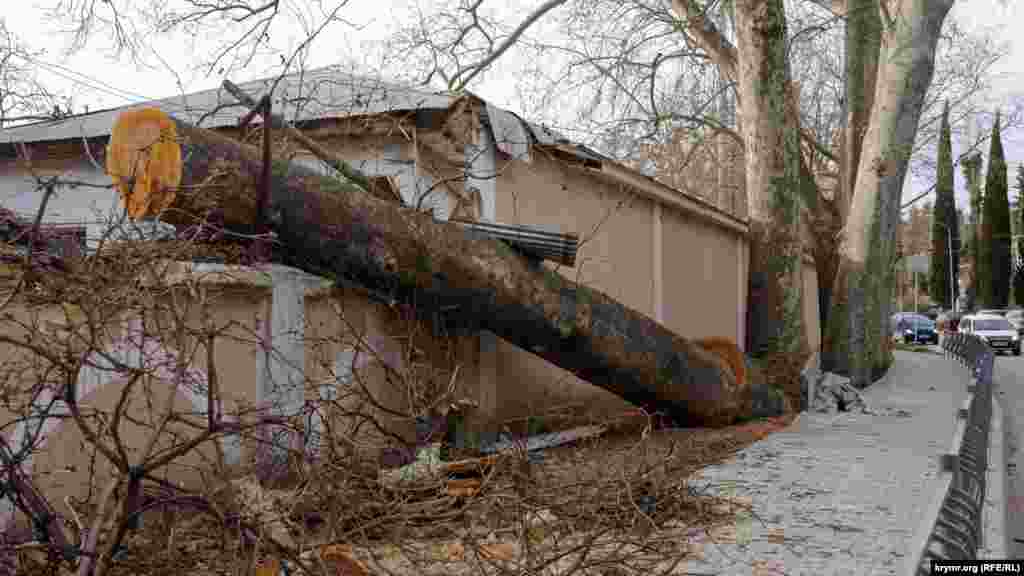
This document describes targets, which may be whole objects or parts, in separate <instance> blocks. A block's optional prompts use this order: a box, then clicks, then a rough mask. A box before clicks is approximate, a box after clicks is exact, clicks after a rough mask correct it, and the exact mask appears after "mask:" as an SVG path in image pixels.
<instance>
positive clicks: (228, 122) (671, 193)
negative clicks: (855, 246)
mask: <svg viewBox="0 0 1024 576" xmlns="http://www.w3.org/2000/svg"><path fill="white" fill-rule="evenodd" d="M275 82H276V86H275ZM239 86H240V87H241V89H242V90H243V91H245V92H246V93H248V94H251V95H253V96H257V97H258V96H262V95H263V94H265V93H266V92H267V91H268V90H270V89H271V88H273V94H274V102H273V105H274V108H275V111H276V112H277V113H279V114H282V115H283V116H284V117H285V118H287V119H288V120H290V121H292V122H304V121H313V120H323V119H331V118H335V119H340V118H346V117H352V116H369V115H375V114H384V113H388V112H412V111H444V110H448V109H449V108H450V107H451V106H452V104H453V103H455V102H456V100H457V99H458V97H459V96H458V95H456V94H450V93H438V92H429V91H426V90H420V89H416V88H410V87H408V86H403V85H400V84H396V83H391V82H386V81H383V80H380V79H377V78H371V77H366V76H355V75H352V74H350V73H348V72H346V71H344V70H343V69H342V68H341V67H339V66H328V67H324V68H317V69H313V70H306V71H302V72H296V73H294V74H287V75H284V76H274V77H269V78H263V79H260V80H253V81H251V82H245V83H243V84H240V85H239ZM474 98H476V99H478V100H479V101H480V102H481V103H483V105H484V107H483V113H482V114H481V120H482V122H483V124H484V125H485V126H488V127H489V128H490V130H489V132H490V135H491V136H492V137H493V138H494V142H495V145H496V147H497V148H498V150H500V151H501V152H503V153H504V154H506V155H508V156H509V157H512V158H515V159H519V160H523V161H526V162H529V161H530V152H531V149H532V148H533V147H534V146H544V147H551V148H557V149H558V150H559V151H561V152H563V153H566V154H569V155H571V156H572V157H574V158H575V159H577V160H579V161H581V162H584V163H587V164H590V165H591V166H595V167H600V166H597V165H601V166H604V167H611V166H614V167H615V169H616V171H617V172H622V171H625V172H628V173H629V177H628V180H629V181H630V182H632V183H636V184H640V185H641V186H642V187H644V188H649V187H655V188H658V191H656V192H654V193H652V195H653V196H655V197H658V198H660V199H662V200H669V201H671V202H672V203H676V204H679V203H680V202H682V204H683V205H685V206H684V209H687V210H689V211H691V212H699V213H703V214H704V215H705V216H707V217H710V218H711V219H712V220H714V221H717V222H718V223H720V224H724V225H726V226H728V227H730V228H733V229H734V230H738V228H737V226H741V227H744V226H745V222H744V221H743V220H742V219H740V218H738V217H736V216H734V215H732V214H730V213H728V212H726V211H724V210H722V209H721V208H719V207H717V206H714V205H713V204H711V203H709V202H707V201H705V200H704V199H702V198H698V197H695V196H691V195H689V194H686V193H685V192H682V191H679V190H675V189H672V188H669V187H667V186H665V185H664V184H661V183H660V182H658V181H656V180H655V179H654V178H652V177H650V176H647V175H644V174H641V173H640V172H637V171H635V170H632V169H630V168H628V167H626V166H624V165H622V164H621V163H619V162H618V161H617V160H615V159H614V158H610V157H608V156H605V155H604V154H601V153H600V152H597V151H595V150H593V149H592V148H589V147H587V146H584V145H582V144H579V143H576V142H573V141H571V140H569V139H568V138H566V137H565V136H563V135H561V134H559V133H558V132H555V131H554V130H551V129H549V128H547V127H545V126H542V125H539V124H535V123H532V122H528V121H526V120H524V119H522V118H520V117H519V116H518V115H516V114H515V113H513V112H510V111H508V110H504V109H502V108H499V107H497V106H494V105H492V104H490V103H488V102H487V101H486V100H484V99H482V98H479V97H478V96H475V95H474ZM149 107H155V108H159V109H161V110H163V111H165V112H167V113H168V114H171V115H173V116H175V117H177V118H179V119H181V120H183V121H186V122H189V123H192V124H196V125H198V126H202V127H204V128H221V127H229V126H237V125H238V120H239V118H241V117H242V116H244V115H245V114H246V113H247V112H248V108H247V107H246V106H244V105H243V104H240V103H239V102H238V101H237V100H236V99H235V98H234V96H232V95H231V94H229V93H228V92H227V91H226V90H224V89H223V88H221V87H218V88H216V89H211V90H204V91H201V92H195V93H192V94H184V95H179V96H173V97H170V98H164V99H160V100H153V101H150V102H140V103H137V104H131V105H128V106H122V107H120V108H111V109H107V110H100V111H96V112H90V113H87V114H78V115H74V116H68V117H66V118H61V119H56V120H47V121H43V122H36V123H32V124H26V125H22V126H14V127H10V128H6V129H2V130H0V147H4V146H10V145H13V144H15V143H18V142H26V143H31V142H53V141H60V140H71V139H80V138H97V137H104V136H108V135H109V134H110V129H111V128H112V127H113V125H114V121H115V119H116V118H117V116H118V115H119V114H121V113H122V112H124V111H126V110H134V109H139V108H149ZM602 172H606V171H605V170H602ZM620 179H621V178H620Z"/></svg>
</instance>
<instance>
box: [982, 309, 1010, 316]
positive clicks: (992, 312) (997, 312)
mask: <svg viewBox="0 0 1024 576" xmlns="http://www.w3.org/2000/svg"><path fill="white" fill-rule="evenodd" d="M1006 312H1007V310H1006V308H986V309H984V310H978V311H977V312H975V314H978V315H984V316H1006Z"/></svg>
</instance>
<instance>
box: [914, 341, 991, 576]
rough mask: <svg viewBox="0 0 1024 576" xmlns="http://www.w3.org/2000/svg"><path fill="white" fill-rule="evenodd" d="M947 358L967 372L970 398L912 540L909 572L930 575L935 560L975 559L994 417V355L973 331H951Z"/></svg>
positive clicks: (945, 347) (946, 344)
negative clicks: (935, 489) (934, 492)
mask: <svg viewBox="0 0 1024 576" xmlns="http://www.w3.org/2000/svg"><path fill="white" fill-rule="evenodd" d="M942 348H943V350H944V351H945V355H946V357H947V358H950V359H952V360H954V361H956V362H959V363H960V364H961V365H963V366H964V367H965V368H967V369H968V370H969V371H970V378H971V381H972V384H970V385H968V398H967V400H966V401H965V402H964V406H963V407H962V408H960V409H959V410H958V411H957V428H956V433H955V434H954V437H953V445H952V447H951V448H950V451H949V452H948V453H946V454H942V455H941V456H940V465H941V466H940V468H941V469H940V475H939V489H938V494H937V497H936V500H935V502H934V503H933V505H932V507H931V508H930V509H929V510H928V511H927V514H926V515H925V517H924V520H923V524H922V530H920V531H919V534H918V537H917V539H916V540H915V541H914V542H912V543H911V546H912V548H911V549H910V551H911V554H913V556H912V557H911V558H910V560H911V562H912V564H911V565H910V567H909V570H908V573H910V574H915V575H924V574H930V569H931V562H932V561H933V560H974V559H977V556H978V548H980V547H981V544H982V543H981V533H982V510H983V509H984V505H985V475H986V472H987V469H988V445H989V429H990V425H991V420H992V369H993V367H994V365H995V354H994V352H993V351H992V349H991V348H989V346H988V344H986V343H985V342H984V341H983V340H981V339H980V338H978V337H977V336H971V335H968V334H949V335H947V336H946V337H945V338H944V339H943V341H942Z"/></svg>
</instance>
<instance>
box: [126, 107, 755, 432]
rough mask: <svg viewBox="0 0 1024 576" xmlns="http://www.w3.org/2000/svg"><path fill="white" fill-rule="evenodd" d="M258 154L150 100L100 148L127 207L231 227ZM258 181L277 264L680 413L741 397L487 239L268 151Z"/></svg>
mask: <svg viewBox="0 0 1024 576" xmlns="http://www.w3.org/2000/svg"><path fill="white" fill-rule="evenodd" d="M171 148H173V149H171ZM174 159H180V160H179V162H178V165H176V166H172V165H170V164H173V160H174ZM155 160H159V162H158V161H155ZM160 162H165V163H167V164H160ZM261 163H262V160H261V157H260V152H259V151H258V150H257V149H255V148H253V147H251V146H247V145H243V144H240V143H238V142H236V141H234V140H231V139H229V138H227V137H225V136H222V135H220V134H217V133H214V132H211V131H208V130H204V129H200V128H196V127H194V126H191V125H188V124H186V123H184V122H181V121H178V120H176V119H172V118H170V117H167V116H165V115H162V113H159V112H156V111H148V112H145V114H144V115H139V114H138V113H136V112H127V113H125V114H124V115H122V116H121V117H120V118H119V119H118V121H117V123H116V124H115V128H114V130H113V131H112V136H111V141H110V150H109V154H108V171H110V172H111V175H112V176H114V178H115V182H118V185H119V188H120V190H121V193H122V194H123V195H125V197H126V199H127V201H126V204H127V206H128V207H129V212H130V215H131V216H132V217H135V218H152V217H157V218H160V219H161V220H163V221H165V222H169V223H171V224H174V225H178V226H191V225H195V224H197V223H200V222H202V221H204V219H208V218H213V219H214V220H215V221H216V222H218V223H220V224H222V225H223V226H224V227H225V228H227V229H228V230H230V231H232V232H234V233H240V234H251V233H253V232H255V231H256V230H257V222H256V215H257V213H258V210H257V199H258V197H259V194H258V189H259V186H260V182H259V178H260V174H261ZM268 184H269V185H268V194H267V198H268V200H267V202H268V205H267V206H266V210H265V212H264V213H265V214H268V215H269V222H267V224H268V226H269V229H270V230H272V232H273V234H274V236H275V244H276V246H275V250H274V254H275V256H274V258H275V260H277V261H279V262H281V263H282V264H286V265H289V266H293V267H295V268H299V269H302V270H304V271H306V272H310V273H312V274H317V275H320V276H324V277H327V278H330V279H337V280H346V281H355V282H358V283H360V284H362V285H364V286H367V287H372V288H374V289H376V290H378V291H385V292H388V293H390V294H392V295H394V296H395V298H396V299H398V300H400V301H404V302H409V303H414V304H416V305H418V306H419V307H423V306H427V307H430V308H432V309H435V310H441V309H443V310H449V311H450V310H454V314H456V315H457V319H458V321H459V322H461V323H463V325H468V327H469V328H470V329H485V330H490V331H492V332H494V333H495V334H497V335H499V336H501V337H502V338H504V339H505V340H508V341H509V342H511V343H513V344H515V345H516V346H519V347H521V348H523V349H525V350H528V351H530V352H532V353H534V354H537V355H538V356H540V357H542V358H544V359H546V360H548V361H549V362H551V363H553V364H555V365H556V366H560V367H562V368H563V369H566V370H568V371H570V372H572V373H574V374H576V375H577V376H578V377H580V378H581V379H583V380H586V381H588V382H590V383H592V384H594V385H596V386H599V387H601V388H604V389H606V390H608V391H610V392H612V393H614V394H616V395H618V396H620V397H622V398H624V399H625V400H627V401H629V402H632V403H634V404H636V405H638V406H641V407H643V408H645V409H647V410H649V411H652V412H660V413H663V414H666V415H668V416H669V417H671V418H672V419H673V420H675V421H676V422H677V423H680V424H687V425H710V426H718V425H727V424H730V423H732V422H734V421H735V420H736V418H737V417H739V416H743V415H745V414H746V412H747V411H748V410H749V403H750V400H749V393H748V390H747V389H746V386H745V382H743V381H742V379H741V380H740V382H737V379H736V378H735V377H734V376H733V374H732V373H731V370H729V369H727V368H726V365H725V364H723V363H722V362H721V361H720V360H719V359H718V358H717V357H716V356H715V355H713V354H711V353H708V352H706V351H704V350H702V349H700V348H699V347H698V346H696V345H695V344H693V343H692V342H690V341H688V340H686V339H683V338H681V337H679V336H677V335H675V334H674V333H672V332H670V331H669V330H667V329H666V328H664V327H663V326H661V325H659V324H657V323H656V322H654V321H653V320H651V319H650V318H648V317H647V316H645V315H643V314H641V313H639V312H636V311H634V310H632V309H630V308H628V307H626V306H623V305H622V304H620V303H619V302H617V301H615V300H613V299H611V298H610V297H608V296H607V295H605V294H603V293H601V292H599V291H597V290H591V289H589V288H586V287H584V286H579V285H577V284H575V283H573V282H571V281H569V280H566V279H565V278H563V277H562V276H561V275H559V274H557V273H555V272H553V271H551V270H549V269H547V268H545V267H543V266H537V265H535V264H531V263H530V262H529V261H528V260H526V259H525V258H523V257H521V256H519V255H517V254H516V253H514V252H513V251H512V250H511V249H509V248H508V247H507V246H505V245H504V244H502V243H500V242H498V241H494V240H488V239H483V238H479V237H473V236H472V235H470V234H469V233H467V232H465V231H464V230H462V229H461V228H460V227H458V226H456V225H453V224H448V223H444V222H438V221H436V220H434V219H433V218H432V217H431V216H429V215H427V214H424V213H421V212H418V211H416V210H414V209H411V208H408V207H403V206H399V205H397V204H395V203H390V202H386V201H383V200H381V199H378V198H375V197H373V196H371V195H369V194H367V193H366V192H364V191H362V190H361V189H360V188H359V187H358V186H355V185H353V184H350V183H348V182H346V181H344V180H339V179H334V178H328V177H324V176H322V175H319V174H317V173H316V172H314V171H312V170H309V169H307V168H305V167H302V166H299V165H296V164H292V165H289V164H286V163H284V162H275V163H274V165H273V167H272V170H271V176H270V182H269V183H268Z"/></svg>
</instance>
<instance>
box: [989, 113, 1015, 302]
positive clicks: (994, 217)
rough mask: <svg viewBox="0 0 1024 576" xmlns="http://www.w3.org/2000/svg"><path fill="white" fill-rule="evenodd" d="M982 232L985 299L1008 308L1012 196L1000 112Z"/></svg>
mask: <svg viewBox="0 0 1024 576" xmlns="http://www.w3.org/2000/svg"><path fill="white" fill-rule="evenodd" d="M984 212H985V216H984V220H983V221H982V232H983V234H984V242H983V244H984V245H983V246H982V250H983V252H984V253H983V255H982V257H983V259H984V260H985V261H986V268H987V270H986V273H987V276H988V279H986V280H985V281H984V282H983V284H982V286H983V287H984V289H985V293H986V296H988V299H987V301H985V303H986V304H987V305H989V306H992V307H994V308H1005V307H1006V306H1007V304H1008V303H1009V299H1010V275H1011V272H1012V270H1013V268H1012V263H1011V262H1010V238H1011V234H1012V232H1011V230H1010V200H1009V197H1008V196H1007V180H1006V159H1005V157H1004V156H1003V142H1002V137H1001V136H1000V116H999V113H998V112H997V113H996V122H995V124H993V126H992V142H991V146H990V148H989V156H988V173H987V175H986V177H985V205H984Z"/></svg>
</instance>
